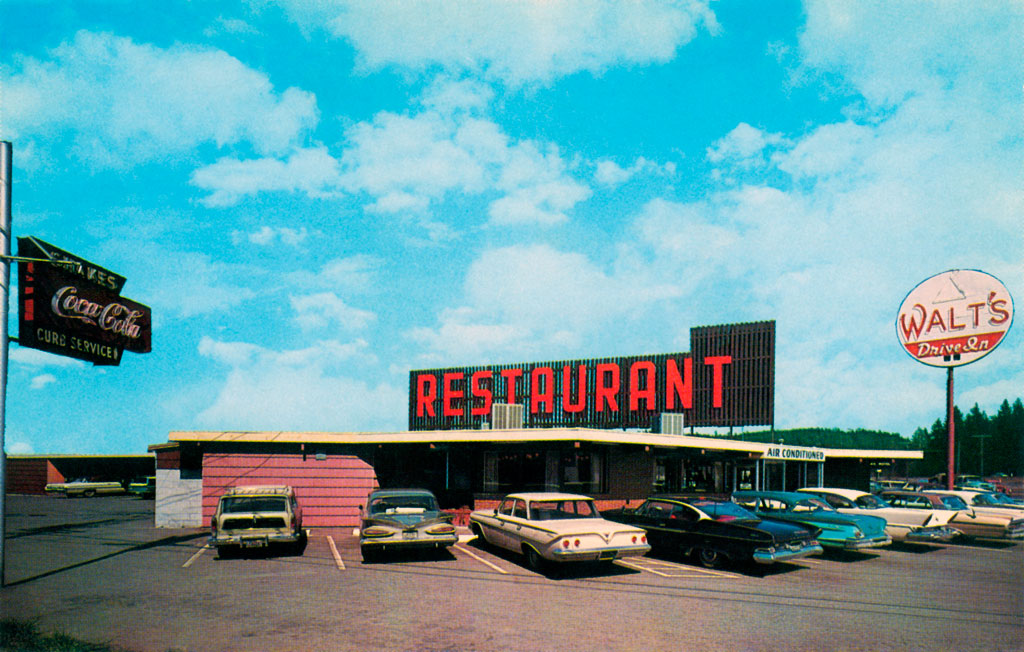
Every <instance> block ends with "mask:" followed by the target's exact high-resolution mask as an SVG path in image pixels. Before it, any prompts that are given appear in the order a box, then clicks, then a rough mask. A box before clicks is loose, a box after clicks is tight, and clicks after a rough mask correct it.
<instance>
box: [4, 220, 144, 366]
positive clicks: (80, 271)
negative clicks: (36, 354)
mask: <svg viewBox="0 0 1024 652" xmlns="http://www.w3.org/2000/svg"><path fill="white" fill-rule="evenodd" d="M18 257H19V258H23V259H26V260H21V261H19V263H18V298H19V301H18V305H19V311H18V314H19V320H18V343H19V344H20V345H22V346H27V347H31V348H34V349H39V350H42V351H48V352H50V353H55V354H57V355H63V356H67V357H71V358H77V359H79V360H86V361H88V362H92V363H93V364H96V365H117V364H119V363H120V362H121V355H122V353H123V352H124V351H126V350H127V351H132V352H134V353H148V352H149V351H150V349H151V333H152V320H151V311H150V309H149V307H148V306H144V305H142V304H141V303H137V302H135V301H132V300H131V299H128V298H125V297H122V296H120V290H121V288H122V287H123V285H124V283H125V278H124V277H123V276H120V275H118V274H115V273H114V272H111V271H110V270H107V269H104V268H102V267H100V266H98V265H95V264H93V263H90V262H89V261H86V260H84V259H82V258H79V257H78V256H74V255H73V254H69V253H67V252H65V251H63V250H62V249H58V248H57V247H54V246H53V245H50V244H48V243H45V242H43V241H41V240H38V239H37V238H18ZM47 261H53V262H47ZM58 262H63V263H65V264H55V263H58Z"/></svg>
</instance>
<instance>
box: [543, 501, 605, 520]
mask: <svg viewBox="0 0 1024 652" xmlns="http://www.w3.org/2000/svg"><path fill="white" fill-rule="evenodd" d="M570 518H601V515H600V514H599V513H598V511H597V506H596V505H594V501H592V500H582V499H574V500H568V499H567V500H535V501H532V502H531V503H530V519H531V520H534V521H560V520H563V519H570Z"/></svg>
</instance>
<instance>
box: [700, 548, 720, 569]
mask: <svg viewBox="0 0 1024 652" xmlns="http://www.w3.org/2000/svg"><path fill="white" fill-rule="evenodd" d="M697 558H698V559H700V563H701V566H703V567H704V568H718V567H719V566H721V565H722V560H723V559H725V556H724V555H723V554H722V553H720V552H718V551H717V550H715V549H714V548H701V549H700V550H699V551H698V552H697Z"/></svg>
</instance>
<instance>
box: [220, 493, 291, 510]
mask: <svg viewBox="0 0 1024 652" xmlns="http://www.w3.org/2000/svg"><path fill="white" fill-rule="evenodd" d="M287 504H288V501H287V499H286V498H285V497H284V496H225V497H224V498H222V499H221V507H222V509H221V512H222V513H224V514H237V513H238V512H284V511H287V507H286V505H287Z"/></svg>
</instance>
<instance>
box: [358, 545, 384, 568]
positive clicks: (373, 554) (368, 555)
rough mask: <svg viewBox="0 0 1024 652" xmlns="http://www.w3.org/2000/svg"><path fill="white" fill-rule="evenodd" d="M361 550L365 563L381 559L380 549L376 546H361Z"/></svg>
mask: <svg viewBox="0 0 1024 652" xmlns="http://www.w3.org/2000/svg"><path fill="white" fill-rule="evenodd" d="M359 552H360V553H362V555H363V563H364V564H372V563H374V562H376V561H380V550H378V549H376V548H360V549H359Z"/></svg>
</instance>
